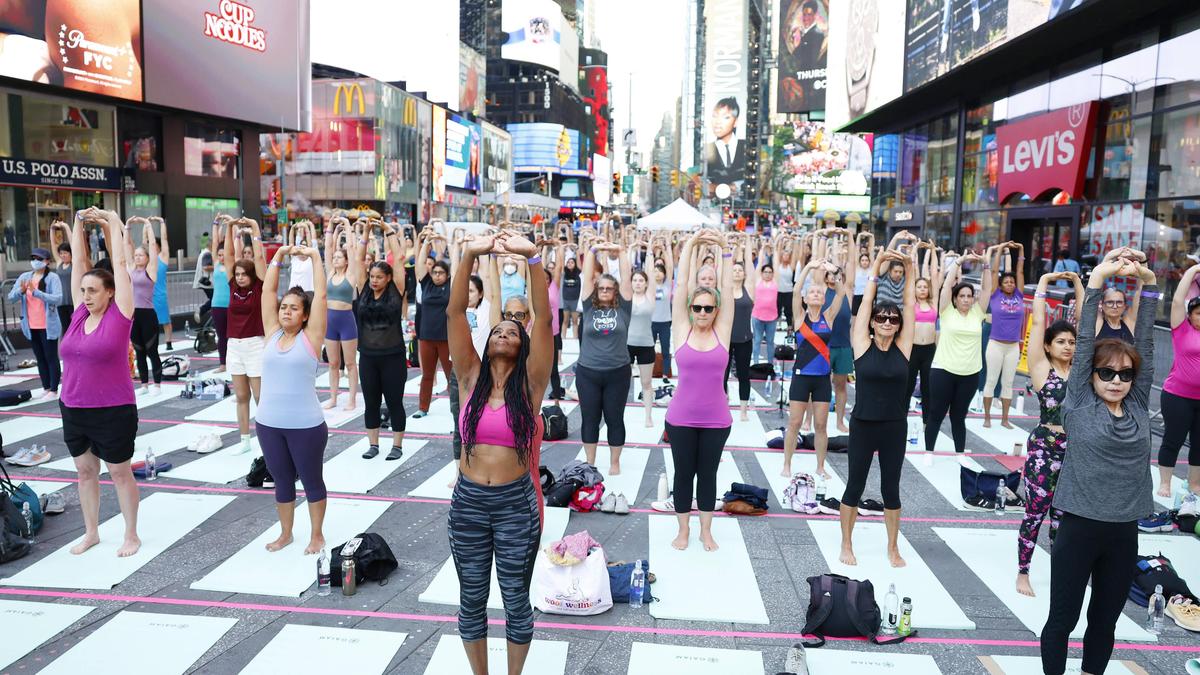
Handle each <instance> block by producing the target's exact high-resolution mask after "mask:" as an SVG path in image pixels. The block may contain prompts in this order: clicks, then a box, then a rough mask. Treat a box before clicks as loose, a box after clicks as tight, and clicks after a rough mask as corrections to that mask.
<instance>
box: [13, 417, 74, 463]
mask: <svg viewBox="0 0 1200 675" xmlns="http://www.w3.org/2000/svg"><path fill="white" fill-rule="evenodd" d="M0 419H3V420H5V421H3V422H0V438H3V439H4V443H5V444H6V445H9V446H11V445H13V444H14V443H20V442H21V441H24V440H28V439H30V438H33V437H34V436H40V435H42V434H44V433H48V432H51V431H57V430H58V429H61V428H62V420H61V419H59V418H57V417H15V418H14V417H9V416H7V415H5V416H3V417H0ZM71 470H72V471H74V470H75V465H74V464H72V465H71Z"/></svg>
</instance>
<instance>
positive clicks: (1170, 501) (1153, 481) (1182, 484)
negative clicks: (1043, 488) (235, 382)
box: [5, 437, 1187, 509]
mask: <svg viewBox="0 0 1200 675" xmlns="http://www.w3.org/2000/svg"><path fill="white" fill-rule="evenodd" d="M5 440H8V439H7V437H5ZM1158 481H1159V475H1158V465H1157V464H1151V465H1150V489H1151V490H1152V492H1151V493H1150V494H1152V495H1154V502H1155V503H1156V504H1158V505H1159V506H1161V507H1163V508H1164V509H1173V508H1175V493H1176V492H1178V491H1179V490H1187V481H1186V480H1184V479H1182V478H1180V477H1179V476H1174V475H1172V476H1171V496H1170V497H1160V496H1159V494H1158Z"/></svg>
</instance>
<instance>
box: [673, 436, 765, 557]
mask: <svg viewBox="0 0 1200 675" xmlns="http://www.w3.org/2000/svg"><path fill="white" fill-rule="evenodd" d="M662 453H663V465H664V467H665V468H664V469H663V470H664V471H666V472H667V486H668V487H669V488H670V489H671V491H672V492H673V491H674V490H675V460H674V458H673V457H672V456H671V449H670V448H663V449H662ZM745 482H746V481H744V480H743V479H742V472H741V471H740V470H738V466H737V463H736V462H734V461H733V455H732V454H731V453H730V452H729V451H728V450H726V451H725V452H722V453H721V463H720V464H718V465H717V499H720V498H721V496H722V495H724V494H725V492H726V491H728V490H729V488H730V486H732V485H733V484H734V483H745ZM695 488H696V483H695V481H692V495H693V496H695V494H696V490H695ZM672 538H674V535H672ZM718 543H719V542H718Z"/></svg>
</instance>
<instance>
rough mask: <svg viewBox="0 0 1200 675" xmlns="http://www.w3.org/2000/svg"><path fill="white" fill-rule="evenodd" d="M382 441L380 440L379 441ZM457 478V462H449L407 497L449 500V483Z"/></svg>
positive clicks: (450, 492)
mask: <svg viewBox="0 0 1200 675" xmlns="http://www.w3.org/2000/svg"><path fill="white" fill-rule="evenodd" d="M380 440H382V439H380ZM457 476H458V460H454V459H452V460H450V461H449V462H447V463H446V465H445V466H443V467H442V468H440V469H438V470H437V473H435V474H433V475H432V476H430V477H429V478H427V479H426V480H425V482H424V483H421V484H420V485H418V486H417V487H415V488H413V489H412V490H410V491H409V493H408V496H409V497H428V498H429V499H450V496H451V494H452V493H453V490H451V489H450V483H451V482H452V481H453V480H454V479H455V478H456V477H457Z"/></svg>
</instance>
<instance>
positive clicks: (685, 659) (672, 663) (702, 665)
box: [625, 542, 765, 675]
mask: <svg viewBox="0 0 1200 675" xmlns="http://www.w3.org/2000/svg"><path fill="white" fill-rule="evenodd" d="M718 543H720V542H718ZM656 585H657V584H656ZM625 672H626V673H627V674H628V675H664V674H665V673H687V674H688V675H731V674H732V673H736V674H737V675H763V673H764V672H765V671H764V670H763V659H762V652H760V651H757V650H753V649H713V648H711V647H692V646H687V647H683V646H680V645H660V644H652V643H647V642H634V643H633V649H632V650H631V651H630V653H629V669H628V670H627V671H625Z"/></svg>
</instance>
